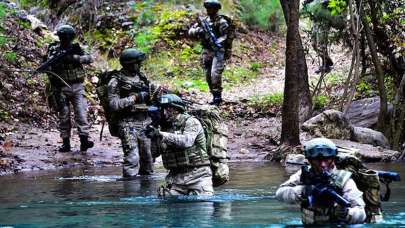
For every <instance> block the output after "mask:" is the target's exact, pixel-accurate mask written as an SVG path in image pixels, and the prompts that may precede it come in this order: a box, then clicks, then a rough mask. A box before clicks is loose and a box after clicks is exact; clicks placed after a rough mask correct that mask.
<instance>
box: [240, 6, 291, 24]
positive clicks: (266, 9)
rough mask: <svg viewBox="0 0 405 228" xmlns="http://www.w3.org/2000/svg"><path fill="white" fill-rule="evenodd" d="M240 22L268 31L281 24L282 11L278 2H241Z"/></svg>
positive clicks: (282, 19)
mask: <svg viewBox="0 0 405 228" xmlns="http://www.w3.org/2000/svg"><path fill="white" fill-rule="evenodd" d="M240 4H241V8H242V15H241V20H242V22H244V23H245V24H247V25H249V26H253V27H258V28H261V29H264V30H268V29H269V28H270V27H271V26H275V25H278V24H281V23H283V21H284V18H283V11H282V8H281V5H280V1H278V0H241V1H240Z"/></svg>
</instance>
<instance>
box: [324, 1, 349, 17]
mask: <svg viewBox="0 0 405 228" xmlns="http://www.w3.org/2000/svg"><path fill="white" fill-rule="evenodd" d="M346 6H347V3H346V0H329V1H328V9H329V11H330V12H331V14H332V15H340V14H342V13H343V12H344V11H345V10H346Z"/></svg>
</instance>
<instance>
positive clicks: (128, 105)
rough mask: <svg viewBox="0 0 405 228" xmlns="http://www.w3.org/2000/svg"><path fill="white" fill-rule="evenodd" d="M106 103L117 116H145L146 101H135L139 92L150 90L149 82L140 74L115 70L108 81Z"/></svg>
mask: <svg viewBox="0 0 405 228" xmlns="http://www.w3.org/2000/svg"><path fill="white" fill-rule="evenodd" d="M107 91H108V104H109V107H110V109H111V111H112V112H113V114H115V115H118V117H119V118H126V117H135V118H137V115H139V118H142V119H144V118H146V112H147V102H148V101H137V100H136V98H135V97H136V96H137V94H139V93H140V92H142V91H143V92H148V93H149V92H150V82H149V80H148V79H147V78H146V77H145V76H144V75H143V74H142V73H138V74H135V75H130V73H128V72H126V71H124V70H120V71H117V72H116V73H115V74H114V75H113V76H112V77H111V79H110V81H109V82H108V88H107Z"/></svg>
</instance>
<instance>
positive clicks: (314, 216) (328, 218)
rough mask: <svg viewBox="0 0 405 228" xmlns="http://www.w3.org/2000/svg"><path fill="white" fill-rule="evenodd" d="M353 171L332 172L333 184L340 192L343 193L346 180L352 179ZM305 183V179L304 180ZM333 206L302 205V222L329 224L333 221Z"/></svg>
mask: <svg viewBox="0 0 405 228" xmlns="http://www.w3.org/2000/svg"><path fill="white" fill-rule="evenodd" d="M350 177H351V172H349V171H346V170H337V171H335V172H333V173H332V174H331V179H332V184H333V185H334V186H335V187H336V190H337V192H338V194H342V190H343V187H344V185H345V184H346V182H347V181H348V180H349V179H350ZM303 184H305V181H304V182H303ZM334 206H335V205H333V206H331V207H325V208H321V207H312V208H309V207H306V206H305V205H301V211H302V223H304V224H327V223H333V222H334V221H333V220H334V218H333V214H332V213H333V211H334V210H333V209H334Z"/></svg>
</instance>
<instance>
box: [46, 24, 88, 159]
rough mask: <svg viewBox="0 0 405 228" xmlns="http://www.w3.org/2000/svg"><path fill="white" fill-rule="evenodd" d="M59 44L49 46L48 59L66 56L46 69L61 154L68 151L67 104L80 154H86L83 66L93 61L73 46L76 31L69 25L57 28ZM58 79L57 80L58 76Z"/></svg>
mask: <svg viewBox="0 0 405 228" xmlns="http://www.w3.org/2000/svg"><path fill="white" fill-rule="evenodd" d="M57 35H58V36H59V41H60V42H55V43H52V44H50V46H49V48H48V54H47V58H48V60H50V59H52V58H54V57H55V56H58V55H60V54H61V53H66V54H65V55H64V57H63V58H62V59H60V60H58V61H55V62H53V63H52V64H51V65H50V66H49V71H50V72H52V74H49V81H50V84H51V86H52V92H53V94H54V97H55V100H56V108H57V112H58V116H59V130H60V135H61V137H62V139H63V145H62V146H61V147H60V148H59V151H60V152H69V151H70V149H71V147H70V135H71V128H72V126H71V122H70V104H72V106H73V110H74V114H75V122H76V125H77V129H78V132H79V137H80V151H86V150H87V149H89V148H92V147H93V146H94V143H93V142H92V141H89V123H88V121H87V102H86V99H85V97H84V96H85V91H84V86H83V82H84V78H85V72H84V69H83V66H82V64H90V63H91V62H92V58H91V56H90V55H87V54H85V53H84V51H83V50H82V49H81V47H80V45H79V44H78V43H72V42H73V40H74V38H75V36H76V32H75V29H74V28H73V27H72V26H70V25H62V26H60V27H59V28H58V29H57ZM57 76H59V77H57Z"/></svg>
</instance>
